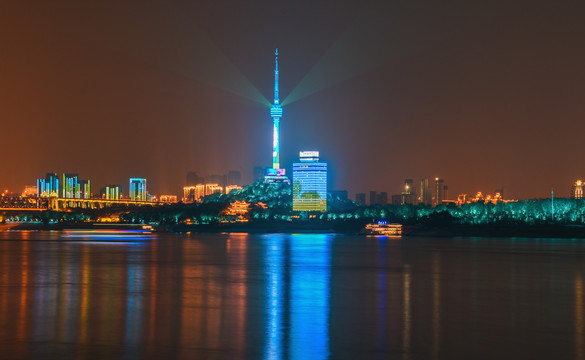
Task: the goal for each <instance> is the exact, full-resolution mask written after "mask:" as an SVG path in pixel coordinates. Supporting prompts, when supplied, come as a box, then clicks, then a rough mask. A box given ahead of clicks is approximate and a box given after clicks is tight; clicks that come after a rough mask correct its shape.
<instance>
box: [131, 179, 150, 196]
mask: <svg viewBox="0 0 585 360" xmlns="http://www.w3.org/2000/svg"><path fill="white" fill-rule="evenodd" d="M129 191H130V200H133V201H146V179H142V178H130V189H129Z"/></svg>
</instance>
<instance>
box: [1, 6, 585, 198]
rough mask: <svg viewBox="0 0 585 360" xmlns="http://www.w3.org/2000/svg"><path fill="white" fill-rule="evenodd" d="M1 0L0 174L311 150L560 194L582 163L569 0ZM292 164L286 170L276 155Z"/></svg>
mask: <svg viewBox="0 0 585 360" xmlns="http://www.w3.org/2000/svg"><path fill="white" fill-rule="evenodd" d="M15 3H16V4H12V5H9V4H6V2H4V3H3V4H2V5H0V31H1V33H2V41H1V42H0V44H1V48H0V119H1V120H0V121H1V124H2V127H1V128H2V141H1V143H0V149H1V151H2V171H1V172H0V187H2V188H6V189H9V190H12V191H14V192H20V191H22V189H23V187H24V185H34V184H35V182H36V179H37V178H38V177H44V174H45V173H47V172H53V171H54V172H59V173H61V172H75V173H79V175H80V178H84V179H85V178H89V179H91V180H92V186H93V189H92V192H94V193H95V192H97V191H99V188H100V187H102V186H104V185H106V184H122V185H124V187H125V190H127V186H128V178H129V177H145V178H147V179H148V188H149V190H150V191H151V192H152V193H155V194H161V193H163V194H177V195H179V194H180V193H181V192H182V187H183V186H184V185H185V174H186V172H187V171H189V170H195V171H197V172H198V173H199V175H210V174H216V173H227V171H228V170H239V171H241V172H242V177H243V180H245V181H246V182H249V181H251V180H252V168H253V166H255V165H262V166H270V165H271V160H272V158H271V151H272V148H271V146H272V145H271V142H272V138H271V136H272V135H271V131H272V120H271V118H270V116H269V103H268V101H272V89H273V61H274V59H273V53H274V48H275V47H276V46H278V48H279V52H280V70H281V71H280V78H281V101H282V100H284V116H283V118H282V120H281V150H282V152H281V164H283V165H284V166H285V167H286V168H287V169H290V168H291V167H292V162H293V161H294V160H295V158H296V157H297V155H298V152H299V151H301V150H319V151H320V152H321V158H322V159H323V160H325V161H327V162H329V164H330V168H331V172H330V177H331V185H332V188H333V189H346V190H348V191H349V192H350V194H351V196H352V198H353V194H354V193H356V192H367V191H370V190H377V191H387V192H388V193H389V194H390V195H391V194H397V193H399V192H400V191H401V190H402V184H403V181H404V179H405V178H412V179H415V183H416V184H417V188H418V187H419V184H418V182H419V181H420V178H421V177H424V176H429V177H433V178H434V177H436V176H439V177H441V178H443V179H445V184H447V185H448V186H449V193H448V196H449V197H450V198H451V199H453V198H455V197H456V196H457V194H459V193H467V194H469V195H471V194H474V193H475V192H477V191H483V192H484V193H493V192H494V190H495V189H496V188H501V187H503V188H504V189H505V197H506V198H516V199H526V198H534V197H549V196H550V190H551V188H553V187H554V189H555V196H559V197H567V196H568V195H569V190H570V186H571V183H572V182H573V181H575V180H576V179H578V178H585V166H584V161H583V157H584V154H585V149H584V146H583V145H584V141H583V137H584V134H585V104H584V101H583V100H584V99H585V20H584V19H585V18H584V14H585V5H584V3H583V1H575V2H566V1H554V2H553V1H546V2H544V1H541V2H539V1H493V0H492V1H449V2H438V1H396V2H392V1H384V2H379V3H377V2H368V1H355V2H347V3H342V2H341V1H319V2H316V1H286V2H285V1H233V2H225V1H190V2H172V3H170V2H169V3H168V4H167V3H165V4H162V2H160V3H159V2H148V1H140V2H124V3H125V4H120V3H119V2H117V1H112V2H102V1H91V2H90V1H70V2H63V1H38V2H26V3H27V4H24V3H25V2H15ZM288 171H290V170H288Z"/></svg>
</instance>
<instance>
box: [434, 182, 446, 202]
mask: <svg viewBox="0 0 585 360" xmlns="http://www.w3.org/2000/svg"><path fill="white" fill-rule="evenodd" d="M444 182H445V181H444V180H443V179H439V178H435V203H434V205H435V206H437V205H441V204H442V203H443V200H445V192H444V185H443V183H444Z"/></svg>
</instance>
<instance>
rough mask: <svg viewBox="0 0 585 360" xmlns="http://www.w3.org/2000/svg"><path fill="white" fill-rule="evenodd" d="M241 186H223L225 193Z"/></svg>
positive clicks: (239, 188)
mask: <svg viewBox="0 0 585 360" xmlns="http://www.w3.org/2000/svg"><path fill="white" fill-rule="evenodd" d="M241 189H242V187H241V186H238V185H228V186H226V187H225V193H226V194H229V193H230V192H232V191H234V190H241Z"/></svg>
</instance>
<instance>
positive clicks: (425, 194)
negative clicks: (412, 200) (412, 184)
mask: <svg viewBox="0 0 585 360" xmlns="http://www.w3.org/2000/svg"><path fill="white" fill-rule="evenodd" d="M420 202H421V204H423V205H432V204H433V195H432V194H431V187H430V184H429V178H424V179H422V180H421V181H420Z"/></svg>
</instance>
